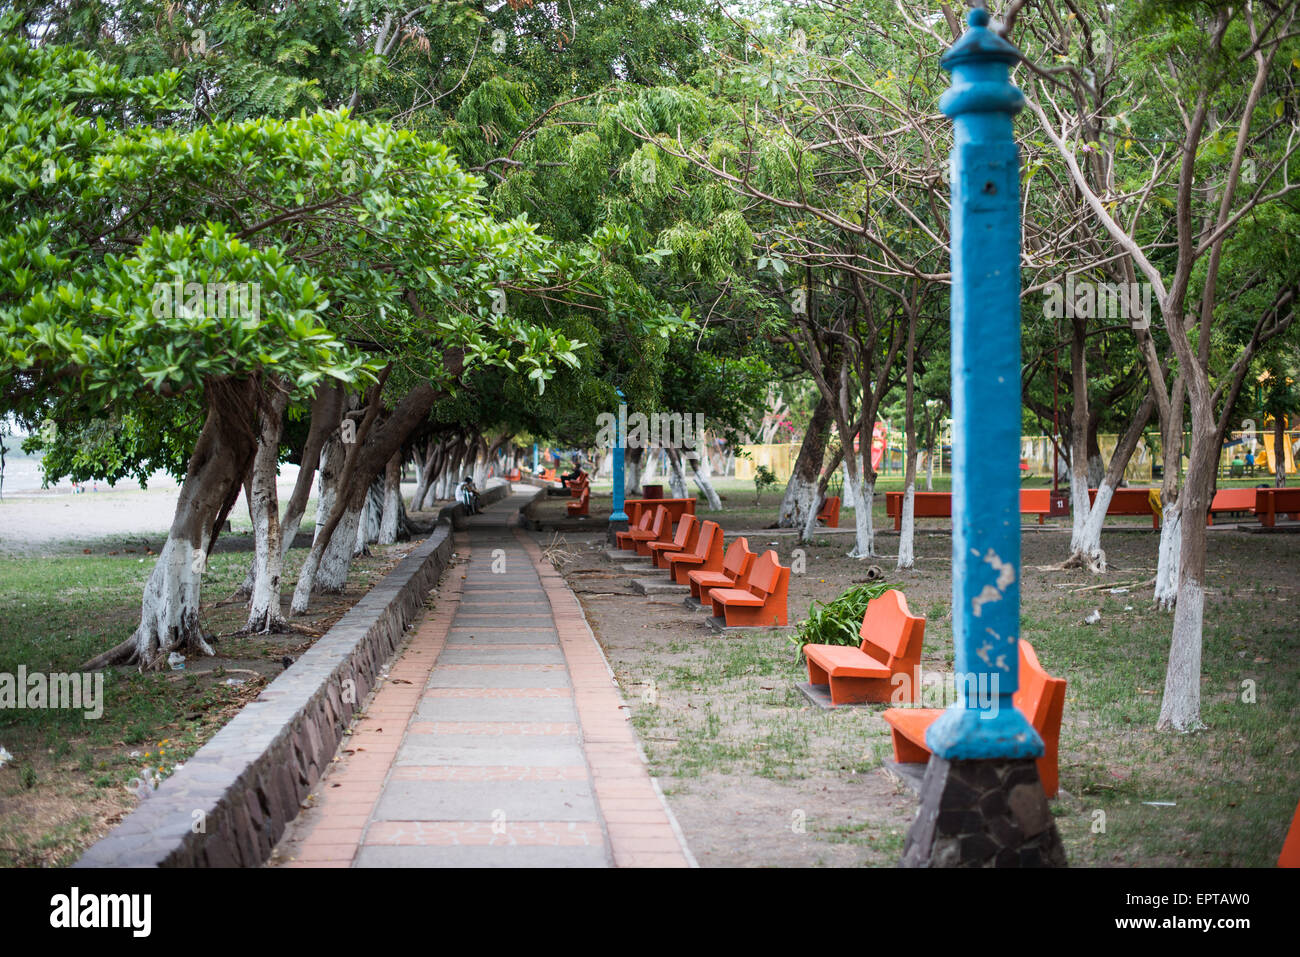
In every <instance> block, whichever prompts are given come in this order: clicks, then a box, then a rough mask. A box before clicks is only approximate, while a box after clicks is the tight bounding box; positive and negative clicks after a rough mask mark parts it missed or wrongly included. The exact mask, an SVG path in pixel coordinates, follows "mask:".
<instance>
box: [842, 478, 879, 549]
mask: <svg viewBox="0 0 1300 957" xmlns="http://www.w3.org/2000/svg"><path fill="white" fill-rule="evenodd" d="M848 484H849V486H850V488H851V489H852V492H853V502H854V510H853V511H854V515H853V523H854V526H855V528H856V531H857V538H856V539H855V542H854V545H853V551H851V552H849V555H848V557H849V558H874V557H875V555H876V533H875V529H874V528H872V524H871V501H872V498H873V497H874V495H875V491H876V483H875V482H865V481H863V480H862V479H854V478H852V477H850V479H849V483H848Z"/></svg>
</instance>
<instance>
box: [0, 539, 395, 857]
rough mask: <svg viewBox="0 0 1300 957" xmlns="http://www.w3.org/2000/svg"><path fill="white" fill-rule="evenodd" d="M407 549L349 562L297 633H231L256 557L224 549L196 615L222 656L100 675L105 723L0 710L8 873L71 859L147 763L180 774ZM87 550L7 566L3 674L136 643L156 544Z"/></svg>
mask: <svg viewBox="0 0 1300 957" xmlns="http://www.w3.org/2000/svg"><path fill="white" fill-rule="evenodd" d="M235 544H237V543H236V542H231V543H230V546H233V545H235ZM230 546H228V548H229V547H230ZM410 547H411V546H410V545H409V544H402V545H396V546H392V547H390V548H380V547H375V548H374V555H373V556H370V557H363V558H359V559H357V560H356V561H355V562H354V563H353V566H352V575H351V580H350V582H349V584H348V587H347V590H346V591H345V592H344V594H342V595H339V596H317V597H316V598H315V599H314V601H313V608H312V611H311V612H310V613H309V614H308V615H307V616H304V617H303V618H296V619H293V630H292V631H290V632H287V633H285V634H281V635H251V636H249V635H240V634H238V633H237V632H238V631H239V629H240V628H242V627H243V623H244V618H245V615H246V609H245V605H244V603H243V601H241V600H239V599H236V598H234V596H233V593H234V592H235V590H236V588H237V587H238V586H239V584H240V582H241V581H242V580H243V577H244V573H245V571H246V569H247V567H248V561H249V554H248V552H247V551H235V550H218V551H216V552H214V554H213V555H212V556H211V559H210V561H209V563H208V570H207V573H206V574H205V576H204V594H205V596H207V597H208V599H209V601H208V602H206V603H205V604H204V606H203V609H202V621H203V623H204V627H205V630H206V631H207V632H208V633H210V634H211V635H213V636H214V637H215V642H216V643H215V645H214V647H215V648H216V650H217V657H215V658H204V659H200V660H190V661H187V662H186V668H185V669H184V670H183V671H169V672H162V673H153V674H140V673H138V672H137V671H135V670H133V669H109V670H106V671H105V672H104V673H103V679H104V685H103V688H104V694H103V715H102V717H100V718H99V719H97V720H94V719H88V718H86V717H85V715H84V714H83V712H81V711H70V710H55V709H42V710H27V709H23V710H8V709H6V710H4V711H0V746H3V747H4V748H6V749H7V750H8V751H9V752H10V753H11V754H12V755H13V758H12V760H10V761H9V762H8V763H7V764H6V765H5V766H4V767H3V768H0V865H4V866H24V867H30V866H63V865H67V864H70V863H72V862H73V861H75V860H76V859H77V857H78V856H79V855H80V854H81V852H82V851H83V850H84V849H85V848H86V847H87V846H88V845H89V844H91V843H93V841H94V840H96V839H97V838H98V837H99V836H101V835H102V834H103V833H104V832H105V831H106V830H107V829H108V828H109V827H110V826H111V825H112V824H114V823H116V822H117V821H118V820H120V819H121V818H122V817H123V816H124V815H125V814H126V813H127V812H128V811H129V810H130V809H131V808H132V807H134V806H135V803H136V801H137V800H138V798H137V797H136V796H135V795H134V794H133V793H132V792H131V791H130V790H129V789H128V785H129V784H130V783H131V782H132V781H133V780H136V779H139V778H140V777H141V776H142V774H143V773H144V772H145V770H146V769H148V772H149V773H150V774H152V775H154V776H155V777H157V778H160V779H161V778H165V777H167V776H168V775H170V774H171V773H173V772H174V771H175V769H176V766H177V765H179V764H182V763H184V762H185V761H186V760H187V759H188V758H189V757H190V756H191V755H192V754H193V753H194V752H195V751H196V750H198V748H199V747H201V746H202V745H203V744H204V742H206V741H207V740H208V739H209V738H210V737H211V736H212V735H213V734H215V733H216V732H217V730H219V729H220V728H221V727H222V725H224V724H225V723H226V722H227V721H228V720H230V718H231V717H233V716H234V715H235V714H236V713H237V712H238V711H239V709H240V708H242V707H243V705H244V704H245V703H246V702H247V701H249V700H251V699H252V698H254V697H256V696H257V694H258V693H259V692H260V691H261V689H262V687H264V686H265V684H266V683H267V682H268V681H269V680H271V679H272V678H274V677H275V675H277V674H279V673H280V672H281V671H282V670H283V667H284V666H283V664H282V659H283V658H285V657H286V656H287V657H289V658H296V657H297V656H298V655H299V654H301V653H302V652H303V651H305V650H306V649H307V648H308V647H310V645H311V643H312V642H313V641H314V640H315V638H316V637H317V636H318V635H320V634H323V633H324V631H325V630H326V629H327V628H328V627H329V625H330V624H332V623H333V622H334V621H335V620H337V619H338V618H339V617H340V616H341V615H342V614H343V613H344V612H345V611H346V610H347V608H349V607H351V605H352V604H353V603H354V602H355V601H356V600H357V599H358V598H360V597H361V596H362V595H363V594H365V592H366V591H368V590H369V589H370V587H371V586H372V585H373V584H374V583H375V582H376V581H378V580H379V578H381V577H382V576H383V574H385V573H386V572H387V571H388V570H389V569H390V568H391V567H392V566H393V565H394V564H396V562H397V561H398V560H399V559H400V558H401V556H402V555H404V554H405V553H406V551H407V550H409V548H410ZM90 551H91V554H88V555H87V554H82V555H56V556H51V557H38V558H27V557H25V558H0V673H9V674H15V673H16V672H17V669H18V667H19V666H20V665H22V666H25V667H26V669H27V671H28V672H29V673H30V672H47V673H48V672H75V671H76V670H77V669H78V667H79V666H80V665H81V663H82V662H84V661H86V660H88V659H89V658H91V657H93V656H94V655H95V654H98V653H99V652H101V651H103V650H105V649H106V648H109V647H111V646H113V645H115V644H117V643H118V642H120V641H122V640H123V639H124V638H126V637H127V636H128V635H130V633H131V632H132V630H133V629H134V628H135V625H136V623H137V622H138V620H139V613H140V595H141V590H142V588H143V586H144V582H145V580H146V579H147V578H148V576H149V573H150V572H151V571H152V569H153V563H154V554H153V552H154V551H155V547H154V546H151V545H130V544H125V543H124V542H122V541H121V540H115V541H112V542H100V543H98V544H97V546H96V547H95V548H94V549H91V550H90ZM304 557H305V552H304V550H302V549H294V550H292V551H291V552H290V553H289V559H288V562H287V568H286V576H285V577H286V581H288V582H290V583H292V582H293V581H294V580H296V577H297V570H298V568H299V567H300V566H301V564H302V560H303V558H304ZM287 602H288V595H287V594H286V595H285V603H286V607H287Z"/></svg>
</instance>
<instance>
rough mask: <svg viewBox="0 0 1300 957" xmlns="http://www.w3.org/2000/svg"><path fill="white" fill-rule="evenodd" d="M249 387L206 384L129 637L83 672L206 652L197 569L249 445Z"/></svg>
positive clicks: (252, 442) (248, 456)
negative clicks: (163, 538)
mask: <svg viewBox="0 0 1300 957" xmlns="http://www.w3.org/2000/svg"><path fill="white" fill-rule="evenodd" d="M256 390H257V386H256V385H255V384H254V383H253V382H251V381H247V380H244V381H236V382H231V381H226V380H222V381H217V382H210V383H208V384H207V388H206V395H205V404H206V406H207V417H206V418H205V419H204V422H203V429H202V431H201V432H200V433H199V438H198V441H197V442H196V443H195V446H194V451H193V452H192V453H191V454H190V461H189V465H188V467H187V469H186V473H185V480H184V481H183V482H182V483H181V489H180V495H179V497H178V498H177V502H176V512H175V516H174V517H173V519H172V525H171V529H170V531H169V532H168V535H167V543H166V544H165V545H164V546H163V548H162V551H161V552H160V553H159V555H158V561H157V562H156V563H155V564H154V568H153V571H152V572H151V573H150V575H149V580H148V581H147V582H146V583H145V587H144V595H143V598H142V600H141V606H140V623H139V625H138V626H137V627H136V630H135V632H134V633H133V634H132V635H131V637H130V638H128V639H127V640H126V641H124V642H122V643H121V644H119V645H118V646H117V647H115V648H112V649H110V650H109V651H106V652H104V653H103V654H101V655H98V656H96V657H95V658H92V659H91V660H90V661H88V662H86V663H85V664H84V665H83V666H82V667H83V669H85V670H93V669H96V668H103V667H106V666H109V665H122V664H132V665H139V666H141V667H142V668H157V667H160V666H161V665H162V663H163V661H164V660H165V657H166V656H167V655H168V654H169V653H171V652H181V653H186V654H200V653H201V654H205V655H211V654H213V653H214V652H213V650H212V647H211V646H210V645H209V644H208V643H207V642H206V641H205V640H204V639H203V632H202V629H201V627H200V624H199V600H200V591H201V585H202V580H203V571H204V569H205V568H206V567H207V558H208V553H209V552H210V550H211V548H212V545H213V543H214V542H215V541H216V538H217V535H218V533H219V526H220V522H222V521H223V520H224V518H225V515H226V514H227V512H228V511H229V507H230V502H231V501H232V499H233V498H234V496H236V495H238V492H239V488H240V486H241V485H242V483H243V479H244V476H245V474H246V473H247V471H248V469H249V467H250V466H251V465H252V459H253V455H254V453H255V451H256V448H257V441H256V436H255V435H254V433H253V429H252V428H251V423H252V421H253V418H254V411H253V410H254V409H255V403H256V399H257V391H256Z"/></svg>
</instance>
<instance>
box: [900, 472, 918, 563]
mask: <svg viewBox="0 0 1300 957" xmlns="http://www.w3.org/2000/svg"><path fill="white" fill-rule="evenodd" d="M915 512H916V483H915V482H910V483H908V486H907V488H906V489H904V490H903V520H902V528H901V529H900V531H899V535H898V565H897V566H895V567H897V568H899V569H903V568H912V567H914V566H915V565H916V551H915V547H914V546H915V541H916V517H915Z"/></svg>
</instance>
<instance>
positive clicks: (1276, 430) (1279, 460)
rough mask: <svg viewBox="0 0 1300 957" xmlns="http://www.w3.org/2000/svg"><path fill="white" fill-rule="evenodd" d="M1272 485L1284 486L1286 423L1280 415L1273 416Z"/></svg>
mask: <svg viewBox="0 0 1300 957" xmlns="http://www.w3.org/2000/svg"><path fill="white" fill-rule="evenodd" d="M1273 474H1274V478H1273V485H1274V486H1275V487H1277V488H1286V424H1285V422H1284V420H1283V418H1282V416H1281V415H1275V416H1273Z"/></svg>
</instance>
